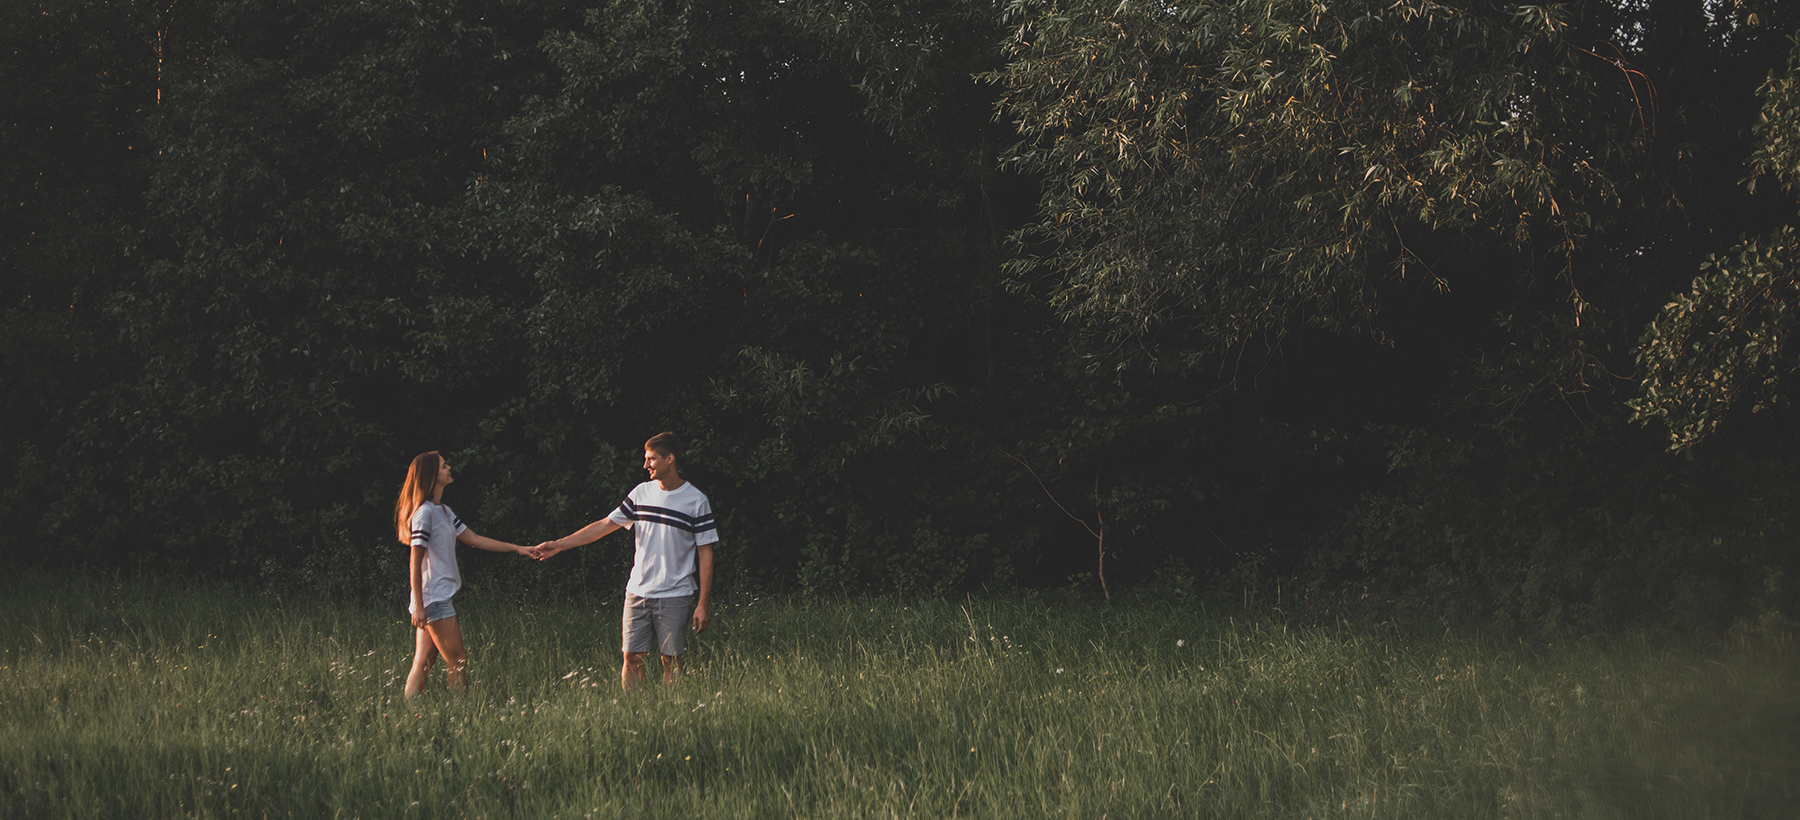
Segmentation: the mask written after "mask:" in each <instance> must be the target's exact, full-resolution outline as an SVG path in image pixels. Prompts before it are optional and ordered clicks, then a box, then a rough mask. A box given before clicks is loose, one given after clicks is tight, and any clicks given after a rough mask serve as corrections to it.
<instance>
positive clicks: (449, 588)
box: [406, 501, 468, 612]
mask: <svg viewBox="0 0 1800 820" xmlns="http://www.w3.org/2000/svg"><path fill="white" fill-rule="evenodd" d="M466 529H468V527H466V526H464V525H463V522H462V519H460V518H457V517H456V513H453V512H451V511H450V508H449V507H446V506H444V505H442V504H439V503H437V502H435V501H427V502H425V503H423V504H420V505H419V509H417V510H415V511H413V517H412V545H413V546H415V547H424V548H425V563H424V566H423V567H421V569H422V572H421V573H420V575H421V578H420V581H419V583H420V584H421V587H420V589H419V592H420V595H421V596H422V597H423V598H424V599H425V605H426V606H431V605H432V604H435V603H437V602H439V601H447V600H450V596H452V595H455V594H456V591H457V590H458V589H461V588H462V570H460V569H457V567H456V536H458V535H462V533H463V530H466ZM406 606H407V611H408V612H411V611H412V592H411V591H410V589H409V591H408V592H407V605H406Z"/></svg>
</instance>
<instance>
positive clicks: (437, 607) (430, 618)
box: [425, 598, 456, 624]
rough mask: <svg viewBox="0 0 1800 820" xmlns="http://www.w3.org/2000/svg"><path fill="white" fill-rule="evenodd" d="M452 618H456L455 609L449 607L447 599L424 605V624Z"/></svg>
mask: <svg viewBox="0 0 1800 820" xmlns="http://www.w3.org/2000/svg"><path fill="white" fill-rule="evenodd" d="M454 617H456V607H453V606H451V605H450V599H449V598H445V599H444V600H442V601H438V602H437V603H434V604H426V605H425V623H428V624H430V623H437V622H438V621H441V620H443V619H445V618H454Z"/></svg>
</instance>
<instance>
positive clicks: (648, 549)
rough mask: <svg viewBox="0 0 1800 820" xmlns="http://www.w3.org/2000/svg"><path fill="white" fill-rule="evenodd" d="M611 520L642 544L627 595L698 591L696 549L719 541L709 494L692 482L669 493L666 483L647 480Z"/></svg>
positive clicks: (661, 595)
mask: <svg viewBox="0 0 1800 820" xmlns="http://www.w3.org/2000/svg"><path fill="white" fill-rule="evenodd" d="M607 518H608V519H610V520H611V521H612V522H613V523H616V524H619V525H621V526H624V527H627V528H629V529H630V530H631V531H632V534H633V536H634V540H635V541H636V543H637V555H636V557H635V558H634V559H633V561H632V562H631V580H630V581H629V582H628V583H626V584H625V591H626V592H629V593H631V594H633V595H636V596H638V597H640V598H676V597H679V596H682V595H692V594H694V593H695V592H697V591H699V589H700V581H699V579H698V578H697V577H696V576H695V571H696V570H697V569H698V567H699V562H698V560H697V559H696V558H695V557H694V554H695V548H696V547H699V546H701V545H703V544H716V543H718V541H719V527H718V525H717V524H715V523H714V522H713V511H712V502H711V501H708V500H707V498H706V493H703V492H700V490H699V489H698V488H696V487H695V486H694V485H693V484H692V483H689V482H682V485H681V486H679V487H676V488H675V489H673V490H664V489H663V488H662V485H661V484H658V483H656V482H655V481H646V482H644V483H642V484H639V485H637V487H635V488H633V489H632V491H631V494H630V495H628V496H626V497H625V501H624V503H621V504H620V505H619V507H618V509H615V510H613V511H612V514H611V515H608V516H607Z"/></svg>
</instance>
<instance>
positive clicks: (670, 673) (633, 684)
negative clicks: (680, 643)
mask: <svg viewBox="0 0 1800 820" xmlns="http://www.w3.org/2000/svg"><path fill="white" fill-rule="evenodd" d="M648 654H650V653H648V652H626V653H625V663H624V665H623V666H621V667H620V668H619V686H620V687H622V688H623V689H624V690H625V691H627V692H630V691H631V690H633V689H636V688H638V687H640V686H643V685H644V656H645V655H648ZM662 669H663V674H662V681H663V683H674V682H675V676H677V675H679V674H681V672H682V667H681V656H680V655H664V656H662Z"/></svg>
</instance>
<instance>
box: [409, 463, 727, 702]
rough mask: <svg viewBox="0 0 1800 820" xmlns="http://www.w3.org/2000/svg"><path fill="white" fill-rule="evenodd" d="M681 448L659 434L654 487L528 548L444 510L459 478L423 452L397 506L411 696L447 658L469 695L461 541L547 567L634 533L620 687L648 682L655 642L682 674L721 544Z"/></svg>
mask: <svg viewBox="0 0 1800 820" xmlns="http://www.w3.org/2000/svg"><path fill="white" fill-rule="evenodd" d="M680 451H681V443H680V441H679V440H678V439H676V438H675V434H674V433H658V434H656V435H654V436H651V437H650V440H649V441H646V442H644V470H645V472H648V473H649V474H650V477H649V480H647V481H645V482H644V483H642V484H639V485H637V487H635V488H633V489H632V491H631V493H630V494H629V495H627V496H626V497H625V500H624V501H623V502H621V503H620V504H619V506H618V507H617V508H616V509H614V510H613V511H612V513H611V514H609V515H608V516H607V517H605V518H602V519H600V520H599V521H595V522H594V523H592V524H589V525H587V526H585V527H582V528H581V529H579V530H576V531H575V532H573V533H570V534H569V535H566V536H564V537H562V538H558V539H556V540H555V541H545V542H544V543H542V544H539V545H537V546H535V547H523V546H520V545H518V544H509V543H506V542H504V541H496V540H494V539H492V538H488V537H486V536H482V535H477V534H476V533H475V531H474V530H471V529H469V528H468V527H467V526H465V525H464V524H463V522H462V519H460V518H457V517H456V514H455V513H453V512H451V511H450V508H449V507H446V506H444V500H443V499H444V488H445V487H447V486H449V485H450V484H451V483H452V482H454V481H455V480H456V479H455V478H454V477H453V476H452V475H451V473H450V464H449V463H448V462H446V461H444V458H443V456H441V455H439V454H438V453H437V451H435V450H434V451H432V452H429V453H421V454H419V455H418V456H416V457H414V458H413V460H412V466H411V467H409V468H407V471H406V483H405V484H402V485H401V487H400V500H399V501H397V502H396V503H395V504H394V526H395V529H396V532H397V534H398V535H399V537H400V542H401V543H403V544H409V545H411V547H412V560H411V561H410V562H409V563H408V566H407V579H408V581H409V582H410V583H411V586H412V604H411V608H410V612H411V613H412V623H413V626H414V627H415V628H416V632H417V636H416V642H415V650H414V652H413V663H412V671H411V672H410V673H409V674H408V675H407V676H406V696H407V697H409V698H410V697H412V696H414V695H417V694H419V691H420V690H422V689H424V688H425V679H426V677H427V676H428V675H429V674H430V673H431V667H432V665H433V664H434V663H436V661H437V658H438V656H439V655H442V656H443V658H444V665H445V672H446V674H448V676H449V679H450V688H451V689H453V690H455V691H457V692H462V691H465V690H466V689H467V688H468V671H467V670H468V663H469V654H468V651H467V650H466V649H464V648H463V640H462V628H461V627H460V626H459V625H458V624H457V621H456V610H455V608H453V607H452V606H451V605H450V598H451V596H453V595H455V594H456V590H457V589H458V588H459V587H461V586H462V573H461V571H460V570H458V569H457V566H456V542H458V541H461V542H462V543H464V544H468V545H469V546H471V547H475V548H476V549H483V550H487V551H489V552H516V553H518V554H520V555H524V556H528V557H531V558H536V559H538V560H540V561H541V560H544V559H546V558H549V557H550V556H552V555H555V554H557V553H559V552H562V551H563V550H567V549H572V548H574V547H579V546H581V545H582V544H587V543H590V542H593V541H597V540H599V539H600V538H603V537H605V536H607V535H609V534H611V533H612V532H613V531H614V530H619V529H629V530H631V531H632V534H633V536H634V540H635V542H636V545H637V550H636V556H635V558H634V560H633V561H632V564H631V580H630V581H629V582H627V583H626V585H625V610H624V615H623V618H622V623H621V632H622V633H623V636H622V637H623V640H622V643H623V647H622V651H623V653H624V663H623V665H622V666H621V667H620V669H619V683H620V685H621V686H623V687H624V688H625V689H627V690H630V689H632V688H633V687H635V686H637V685H639V684H641V683H643V681H644V656H645V655H648V654H649V653H650V646H651V643H652V641H651V638H652V636H653V635H654V637H655V639H656V640H655V643H656V646H657V649H658V651H659V652H660V653H661V654H662V669H663V680H664V681H670V680H674V678H675V675H676V674H677V673H679V672H680V671H681V650H682V642H683V637H684V635H685V630H686V626H687V622H688V620H689V619H690V618H691V619H692V621H693V624H694V631H695V632H700V631H703V630H705V629H706V626H707V624H708V622H709V620H710V619H709V617H708V615H707V611H706V602H707V598H708V597H709V596H710V595H711V593H712V571H713V545H714V544H717V543H718V541H719V529H718V526H717V525H716V524H715V523H714V522H713V512H712V502H711V501H708V500H707V498H706V494H705V493H703V492H701V491H700V490H699V488H697V487H695V486H694V485H692V484H689V483H687V482H686V481H684V480H682V478H681V472H680Z"/></svg>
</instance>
